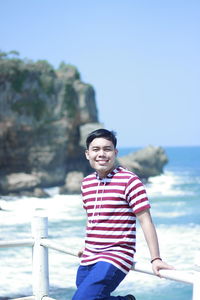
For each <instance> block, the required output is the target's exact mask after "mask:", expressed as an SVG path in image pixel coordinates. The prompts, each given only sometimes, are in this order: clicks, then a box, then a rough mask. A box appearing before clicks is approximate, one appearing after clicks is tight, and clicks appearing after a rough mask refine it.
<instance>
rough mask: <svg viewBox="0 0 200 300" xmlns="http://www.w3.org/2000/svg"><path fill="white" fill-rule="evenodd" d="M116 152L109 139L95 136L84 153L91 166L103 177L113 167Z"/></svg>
mask: <svg viewBox="0 0 200 300" xmlns="http://www.w3.org/2000/svg"><path fill="white" fill-rule="evenodd" d="M117 152H118V151H117V149H115V148H114V145H113V143H112V142H111V141H109V140H106V139H105V138H96V139H94V140H93V141H92V142H91V143H90V145H89V149H88V150H86V152H85V155H86V158H87V159H88V160H89V162H90V165H91V167H92V168H93V169H95V170H96V171H97V173H98V174H99V176H100V177H101V178H103V177H106V175H107V174H109V173H110V172H111V171H112V170H113V169H114V168H115V159H116V156H117Z"/></svg>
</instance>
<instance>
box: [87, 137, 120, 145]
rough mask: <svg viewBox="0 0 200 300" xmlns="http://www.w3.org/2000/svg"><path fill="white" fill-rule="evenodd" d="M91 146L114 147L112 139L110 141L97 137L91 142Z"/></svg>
mask: <svg viewBox="0 0 200 300" xmlns="http://www.w3.org/2000/svg"><path fill="white" fill-rule="evenodd" d="M89 147H112V148H113V147H114V145H113V143H112V141H109V140H107V139H105V138H101V137H100V138H95V139H94V140H93V141H92V142H91V143H90V146H89Z"/></svg>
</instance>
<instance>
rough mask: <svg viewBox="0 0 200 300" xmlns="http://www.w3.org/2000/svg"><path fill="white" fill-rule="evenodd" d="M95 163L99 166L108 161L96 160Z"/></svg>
mask: <svg viewBox="0 0 200 300" xmlns="http://www.w3.org/2000/svg"><path fill="white" fill-rule="evenodd" d="M96 162H97V163H99V164H106V163H107V162H108V160H97V161H96Z"/></svg>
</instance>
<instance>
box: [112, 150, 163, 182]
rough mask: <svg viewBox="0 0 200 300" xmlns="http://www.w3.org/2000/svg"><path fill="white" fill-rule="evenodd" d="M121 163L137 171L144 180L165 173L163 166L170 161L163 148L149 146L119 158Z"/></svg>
mask: <svg viewBox="0 0 200 300" xmlns="http://www.w3.org/2000/svg"><path fill="white" fill-rule="evenodd" d="M118 162H119V164H121V165H122V166H124V167H126V168H127V169H129V170H130V171H132V172H134V173H136V174H137V175H138V176H139V177H140V178H142V179H143V180H148V178H149V177H151V176H157V175H160V174H161V173H163V166H164V165H165V164H166V163H167V162H168V158H167V155H166V153H165V151H164V149H163V148H161V147H154V146H148V147H146V148H144V149H141V150H139V151H137V152H134V153H130V154H128V155H126V156H124V157H119V158H118Z"/></svg>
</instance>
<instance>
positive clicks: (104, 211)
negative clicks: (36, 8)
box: [80, 167, 150, 273]
mask: <svg viewBox="0 0 200 300" xmlns="http://www.w3.org/2000/svg"><path fill="white" fill-rule="evenodd" d="M82 196H83V207H84V208H85V209H86V212H87V219H88V222H87V229H86V238H85V249H84V252H83V255H82V259H81V263H80V264H81V265H90V264H94V263H96V262H98V261H105V262H109V263H111V264H113V265H115V266H116V267H117V268H119V269H120V270H121V271H123V272H124V273H128V271H129V270H130V268H131V267H132V265H133V257H134V253H135V244H136V214H137V213H139V212H141V211H142V210H146V209H147V208H150V204H149V200H148V198H147V195H146V190H145V188H144V185H143V183H142V182H141V180H140V179H139V178H138V177H137V176H136V175H135V174H134V173H132V172H130V171H128V170H126V169H124V168H122V167H118V168H116V169H114V170H113V171H112V172H111V173H110V174H108V175H107V177H105V178H103V179H100V178H99V177H98V175H97V173H96V172H95V173H93V174H91V175H89V176H87V177H85V178H84V180H83V182H82Z"/></svg>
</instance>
